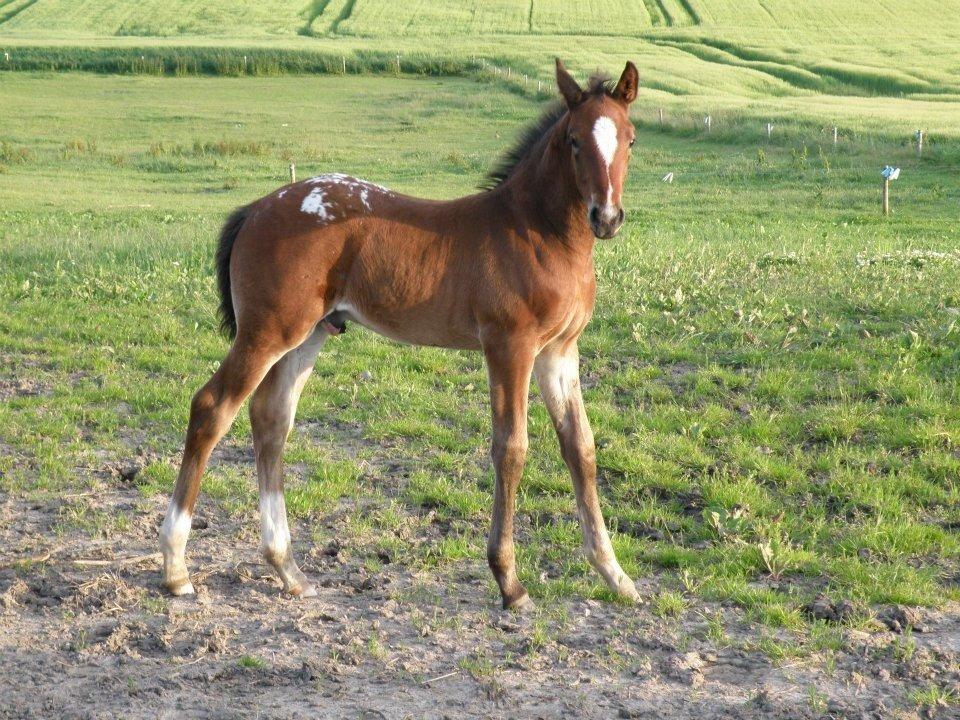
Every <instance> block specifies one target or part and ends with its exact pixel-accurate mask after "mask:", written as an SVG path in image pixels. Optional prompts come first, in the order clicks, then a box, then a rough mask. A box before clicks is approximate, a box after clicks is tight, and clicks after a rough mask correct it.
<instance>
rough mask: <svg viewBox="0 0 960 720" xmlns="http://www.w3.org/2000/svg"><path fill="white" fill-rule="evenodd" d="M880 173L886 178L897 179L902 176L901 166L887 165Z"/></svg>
mask: <svg viewBox="0 0 960 720" xmlns="http://www.w3.org/2000/svg"><path fill="white" fill-rule="evenodd" d="M880 174H881V175H882V176H883V179H884V180H896V179H897V178H898V177H900V168H895V167H891V166H890V165H887V166H886V167H885V168H884V169H883V170H881V171H880Z"/></svg>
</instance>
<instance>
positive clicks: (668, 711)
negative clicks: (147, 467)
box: [0, 482, 960, 720]
mask: <svg viewBox="0 0 960 720" xmlns="http://www.w3.org/2000/svg"><path fill="white" fill-rule="evenodd" d="M102 490H103V491H102V492H100V493H94V492H92V491H91V492H90V493H78V494H77V495H63V496H61V497H58V498H57V499H56V500H54V501H50V502H44V503H38V502H30V501H24V500H23V499H21V498H18V497H13V496H9V495H7V496H0V544H2V547H3V552H2V556H0V557H2V567H0V663H2V667H3V673H2V674H0V698H2V701H0V717H2V718H114V717H158V718H167V717H171V718H173V717H177V718H180V717H191V718H194V717H196V718H236V717H242V718H247V717H250V718H274V717H276V718H299V717H322V718H389V719H393V718H398V719H399V718H463V717H469V718H474V717H477V718H487V717H489V718H561V717H564V718H566V717H578V718H691V719H692V718H697V719H698V720H703V719H711V718H768V717H771V718H774V717H775V718H821V717H830V718H856V719H858V720H859V719H860V718H894V717H900V718H913V717H938V718H939V717H943V718H947V717H960V707H958V706H957V705H955V704H952V705H951V704H936V703H934V704H933V705H927V706H925V705H923V703H919V702H918V701H917V699H916V697H917V695H916V694H917V693H918V692H921V691H923V690H924V689H926V688H928V687H929V686H930V685H931V684H934V685H936V686H937V687H940V688H947V689H948V690H949V689H951V688H953V689H957V688H958V687H960V664H958V658H960V608H957V607H948V608H941V609H940V610H936V611H934V610H912V609H904V608H896V607H892V608H886V609H881V612H880V613H879V614H878V616H879V617H880V620H878V622H877V623H876V628H874V629H870V630H859V629H849V628H847V629H842V630H841V631H840V632H839V633H838V637H841V638H842V641H841V642H840V643H839V647H837V648H835V649H833V650H832V651H830V652H827V651H826V650H824V651H822V652H815V653H813V654H812V655H807V656H805V657H802V658H785V659H780V660H778V661H776V662H775V661H773V660H771V657H770V653H769V652H764V651H763V650H762V647H761V645H762V644H761V643H758V639H759V631H758V629H757V627H756V626H755V625H751V624H750V623H749V622H748V621H747V620H746V619H745V618H744V616H743V611H742V610H739V609H737V608H734V607H725V606H721V605H709V604H705V603H703V602H700V601H696V602H695V603H694V604H693V605H692V606H691V608H690V609H688V610H687V611H686V612H684V613H683V614H682V615H681V617H680V618H677V619H664V618H661V617H657V616H655V615H654V614H653V613H652V612H651V609H650V607H649V606H648V605H643V606H639V607H624V606H620V605H616V604H610V603H601V602H597V601H592V600H584V599H578V598H572V599H567V600H564V601H560V603H559V606H560V609H559V610H558V609H557V607H556V605H553V606H552V608H551V609H542V610H539V611H535V612H534V613H532V614H529V615H523V616H518V615H514V614H509V613H504V612H502V611H500V610H499V609H498V606H497V605H496V603H495V598H494V597H493V596H492V594H491V589H490V581H489V580H488V578H487V569H486V567H485V565H484V562H483V559H482V558H476V559H475V560H465V561H463V563H462V564H461V565H460V566H458V567H457V568H456V569H455V570H452V571H440V572H437V571H430V572H412V571H411V570H410V569H409V568H407V567H404V565H403V564H402V563H398V562H392V561H391V558H389V557H380V558H378V559H377V561H378V564H380V565H382V568H383V569H382V570H381V571H378V572H376V573H375V574H374V573H371V572H369V571H368V570H367V569H366V565H365V564H364V563H363V562H362V558H358V557H357V556H356V555H354V554H352V553H350V552H348V551H347V550H345V549H343V548H340V547H338V545H337V543H336V542H328V543H326V544H314V543H312V542H310V541H309V540H305V538H309V537H310V528H307V527H305V526H304V524H303V523H298V526H297V527H295V528H293V530H294V533H295V534H294V537H295V546H296V550H297V552H298V554H299V557H300V558H301V559H302V563H301V565H302V567H303V568H304V570H305V571H306V572H307V573H308V574H310V575H311V576H312V577H314V578H316V579H318V580H319V590H320V595H319V597H317V598H314V599H309V600H295V599H288V598H286V597H284V596H282V595H281V593H280V585H279V582H278V581H277V580H275V579H274V578H273V577H272V575H271V574H270V573H269V572H268V568H267V567H266V566H265V565H264V564H263V563H262V562H261V561H260V559H259V557H258V554H257V518H256V516H255V514H254V515H253V516H251V517H242V518H238V517H236V516H231V515H230V514H229V513H227V512H226V511H225V510H224V509H223V508H218V507H216V506H215V504H214V503H212V502H210V501H209V500H207V501H205V502H204V504H203V510H202V511H201V512H200V513H198V515H197V517H196V518H195V519H194V528H195V529H194V533H193V536H192V538H191V542H190V545H189V546H188V563H189V564H190V567H191V570H192V572H193V580H194V584H195V585H196V586H197V590H198V594H197V595H196V596H195V597H190V598H182V599H181V598H178V599H174V598H168V597H166V596H165V595H164V594H163V593H162V592H161V591H160V589H159V587H158V581H159V559H158V557H157V556H156V555H155V554H154V553H155V551H156V548H157V545H156V531H157V528H158V527H159V525H160V523H161V521H162V515H163V511H164V509H165V500H164V499H163V498H159V497H158V498H155V499H145V498H144V497H142V495H140V494H139V493H138V492H137V490H136V489H135V488H133V487H129V488H125V487H123V486H122V483H116V482H105V483H103V487H102ZM71 503H72V504H74V505H75V504H76V503H81V504H83V503H86V504H87V505H88V506H92V507H93V509H94V510H96V509H97V508H100V509H102V510H110V509H123V510H124V511H125V512H126V514H127V515H129V516H131V517H133V518H134V520H133V522H132V523H131V526H130V527H129V528H126V529H124V530H123V531H122V532H115V531H113V532H107V533H99V536H98V537H96V538H94V537H92V535H95V534H97V533H86V532H81V531H78V530H66V531H64V530H63V529H62V523H61V518H62V510H63V507H64V506H67V505H70V504H71ZM71 506H72V505H71ZM355 512H362V508H355V507H340V508H339V509H338V510H337V511H336V512H334V513H332V514H330V516H329V517H326V518H324V519H323V524H324V529H325V534H326V536H327V537H332V536H333V535H334V533H335V532H336V530H337V528H338V527H339V526H340V525H341V524H342V523H344V522H345V521H346V520H347V518H348V517H349V515H350V514H351V513H355ZM58 524H61V530H60V532H59V534H57V533H54V531H53V529H54V527H55V526H57V525H58ZM442 531H443V530H442V527H441V528H439V529H438V530H437V532H442ZM638 587H639V589H640V590H641V592H642V593H643V594H644V595H645V596H648V597H649V596H651V595H653V594H654V593H655V592H656V591H657V590H658V589H659V580H658V578H657V577H648V578H640V579H639V580H638ZM828 610H829V608H828ZM710 617H714V618H717V617H719V618H722V621H723V624H724V625H725V629H726V634H727V637H726V638H725V639H723V641H718V640H717V639H716V638H711V636H710V635H709V632H708V621H709V618H710ZM902 624H912V625H913V626H914V627H913V629H912V630H910V631H906V632H905V631H904V628H903V627H902V626H901V625H902ZM770 632H772V631H770Z"/></svg>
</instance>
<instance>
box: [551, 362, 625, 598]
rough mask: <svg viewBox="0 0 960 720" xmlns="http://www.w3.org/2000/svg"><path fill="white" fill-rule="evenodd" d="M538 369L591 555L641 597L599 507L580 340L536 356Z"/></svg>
mask: <svg viewBox="0 0 960 720" xmlns="http://www.w3.org/2000/svg"><path fill="white" fill-rule="evenodd" d="M534 372H535V373H536V376H537V385H539V386H540V394H541V395H543V400H544V402H545V403H546V406H547V410H548V411H549V412H550V417H551V419H552V420H553V425H554V428H556V431H557V437H558V438H559V440H560V452H561V454H562V455H563V460H564V462H565V463H566V464H567V467H568V468H569V469H570V474H571V475H572V476H573V488H574V491H575V492H576V496H577V512H578V514H579V516H580V528H581V530H582V531H583V547H584V551H585V552H586V555H587V559H588V560H589V561H590V564H591V565H593V567H594V568H596V570H597V572H599V573H600V575H602V576H603V579H604V580H605V581H606V582H607V585H608V586H609V587H610V589H611V590H613V591H614V592H616V593H618V594H619V595H620V596H622V597H624V598H627V599H629V600H638V599H639V595H638V594H637V590H636V587H635V586H634V584H633V580H631V579H630V578H629V577H628V576H627V574H626V573H625V572H624V571H623V569H622V568H621V567H620V563H618V562H617V557H616V555H615V554H614V552H613V545H611V544H610V536H609V535H608V534H607V526H606V524H605V523H604V521H603V514H602V513H601V512H600V500H599V498H598V497H597V454H596V449H595V447H594V442H593V431H592V430H591V429H590V421H589V420H588V419H587V412H586V409H585V408H584V406H583V396H582V395H581V394H580V358H579V354H578V352H577V345H576V343H570V344H569V345H567V346H565V347H564V346H560V347H548V348H545V349H544V350H543V351H542V352H541V353H540V354H539V355H538V356H537V359H536V363H535V365H534Z"/></svg>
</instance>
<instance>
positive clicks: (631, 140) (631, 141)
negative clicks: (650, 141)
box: [630, 138, 637, 147]
mask: <svg viewBox="0 0 960 720" xmlns="http://www.w3.org/2000/svg"><path fill="white" fill-rule="evenodd" d="M636 141H637V139H636V138H630V147H633V144H634V143H635V142H636Z"/></svg>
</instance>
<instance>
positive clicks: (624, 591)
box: [616, 575, 643, 605]
mask: <svg viewBox="0 0 960 720" xmlns="http://www.w3.org/2000/svg"><path fill="white" fill-rule="evenodd" d="M616 592H617V595H619V596H620V597H621V598H622V599H623V600H626V601H627V602H629V603H632V604H635V605H639V604H640V603H642V602H643V600H642V598H641V597H640V593H638V592H637V586H636V585H634V584H633V580H631V579H630V578H628V577H627V576H626V575H624V576H623V577H622V578H621V579H620V584H619V585H618V586H617V589H616Z"/></svg>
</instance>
